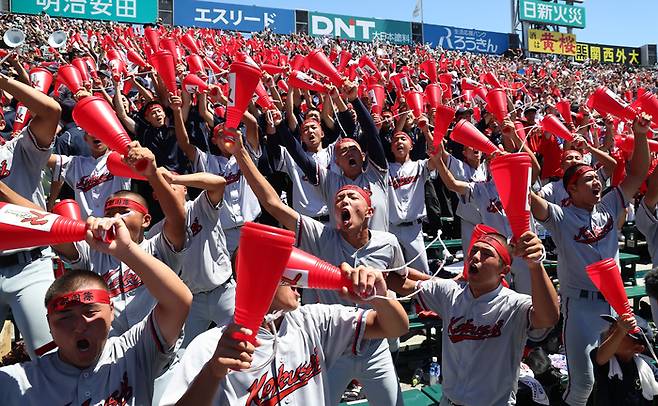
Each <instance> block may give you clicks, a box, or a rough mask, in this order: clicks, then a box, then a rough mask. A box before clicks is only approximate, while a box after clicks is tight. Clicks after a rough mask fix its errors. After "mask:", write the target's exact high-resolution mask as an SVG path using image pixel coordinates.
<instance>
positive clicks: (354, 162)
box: [347, 158, 357, 168]
mask: <svg viewBox="0 0 658 406" xmlns="http://www.w3.org/2000/svg"><path fill="white" fill-rule="evenodd" d="M347 164H348V165H349V166H350V168H354V167H356V166H357V162H356V159H354V158H350V159H349V160H348V161H347Z"/></svg>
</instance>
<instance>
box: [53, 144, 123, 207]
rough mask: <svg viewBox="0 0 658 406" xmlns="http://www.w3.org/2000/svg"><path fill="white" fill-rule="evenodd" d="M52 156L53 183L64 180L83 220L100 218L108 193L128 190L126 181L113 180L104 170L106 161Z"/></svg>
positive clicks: (106, 155)
mask: <svg viewBox="0 0 658 406" xmlns="http://www.w3.org/2000/svg"><path fill="white" fill-rule="evenodd" d="M110 152H111V151H109V150H108V151H107V153H106V154H105V155H103V156H101V157H98V158H94V157H91V156H64V155H55V156H56V157H57V162H56V164H55V168H54V169H53V181H60V180H64V181H66V183H67V184H68V185H69V186H71V188H72V189H73V192H74V193H75V201H76V202H78V205H79V206H80V212H81V213H82V217H83V219H86V218H87V217H88V216H94V217H103V215H104V213H105V201H106V200H107V198H108V197H110V196H111V195H112V193H116V192H118V191H119V190H130V179H129V178H121V177H115V176H114V175H112V174H111V173H110V171H109V170H108V169H107V157H108V155H109V154H110Z"/></svg>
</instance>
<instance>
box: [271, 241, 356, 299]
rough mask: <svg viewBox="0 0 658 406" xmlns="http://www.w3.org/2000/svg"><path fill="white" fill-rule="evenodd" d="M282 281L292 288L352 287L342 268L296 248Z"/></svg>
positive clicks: (284, 271) (333, 288)
mask: <svg viewBox="0 0 658 406" xmlns="http://www.w3.org/2000/svg"><path fill="white" fill-rule="evenodd" d="M281 279H282V280H283V282H285V283H287V284H289V285H291V286H297V287H301V288H311V289H328V290H340V289H342V288H343V287H345V288H349V287H351V285H352V283H351V281H350V280H349V279H347V278H345V277H344V276H343V274H342V273H341V271H340V268H338V267H337V266H334V265H331V264H330V263H328V262H325V261H323V260H321V259H319V258H317V257H315V256H313V255H311V254H309V253H307V252H304V251H302V250H300V249H299V248H295V247H293V249H292V252H291V253H290V258H289V259H288V264H287V265H286V268H285V269H284V270H283V276H282V277H281Z"/></svg>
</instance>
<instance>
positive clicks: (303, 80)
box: [288, 70, 329, 93]
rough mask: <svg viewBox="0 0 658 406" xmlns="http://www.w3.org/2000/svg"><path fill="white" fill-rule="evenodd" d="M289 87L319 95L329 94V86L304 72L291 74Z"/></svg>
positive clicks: (296, 71) (295, 71)
mask: <svg viewBox="0 0 658 406" xmlns="http://www.w3.org/2000/svg"><path fill="white" fill-rule="evenodd" d="M288 85H290V86H292V87H296V88H298V89H303V90H311V91H314V92H319V93H327V92H328V91H329V89H327V86H325V85H324V84H322V83H320V82H318V81H317V80H315V79H313V78H312V77H310V76H309V75H307V74H305V73H304V72H300V71H298V70H294V71H292V72H290V76H289V77H288Z"/></svg>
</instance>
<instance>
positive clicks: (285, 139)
mask: <svg viewBox="0 0 658 406" xmlns="http://www.w3.org/2000/svg"><path fill="white" fill-rule="evenodd" d="M277 132H280V137H281V142H282V143H283V145H284V146H285V147H286V149H287V150H288V153H290V155H291V156H292V159H293V160H294V161H295V162H296V163H297V165H299V167H300V168H301V169H302V172H304V175H306V177H307V178H308V180H309V182H310V183H311V184H312V185H315V186H317V185H318V183H319V182H320V179H319V176H318V164H317V162H315V160H314V159H313V158H312V157H310V156H308V155H306V153H305V152H304V149H303V148H302V144H301V142H299V140H297V139H296V138H295V137H293V136H292V134H291V133H290V130H289V129H288V127H287V125H286V124H285V123H284V122H281V124H279V126H278V127H277Z"/></svg>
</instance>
